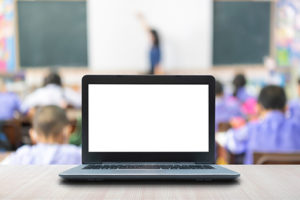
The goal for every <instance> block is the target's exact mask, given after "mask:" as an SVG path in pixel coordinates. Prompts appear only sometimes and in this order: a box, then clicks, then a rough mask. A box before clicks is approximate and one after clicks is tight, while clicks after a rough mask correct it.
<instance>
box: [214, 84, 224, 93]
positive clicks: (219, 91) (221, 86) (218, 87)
mask: <svg viewBox="0 0 300 200" xmlns="http://www.w3.org/2000/svg"><path fill="white" fill-rule="evenodd" d="M215 92H216V97H221V96H223V93H224V91H223V85H222V83H221V82H220V81H216V87H215Z"/></svg>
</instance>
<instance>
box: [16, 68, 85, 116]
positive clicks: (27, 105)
mask: <svg viewBox="0 0 300 200" xmlns="http://www.w3.org/2000/svg"><path fill="white" fill-rule="evenodd" d="M46 105H57V106H60V107H63V108H65V107H67V106H73V107H75V108H79V107H80V106H81V97H80V94H78V93H77V92H75V91H73V90H71V89H68V88H63V86H62V81H61V78H60V76H59V75H58V74H57V73H55V72H51V73H50V74H49V75H48V76H46V78H45V80H44V86H43V87H42V88H39V89H37V90H36V91H34V92H33V93H31V94H29V95H28V96H27V97H26V98H25V100H24V102H23V104H22V105H21V110H22V112H23V113H27V112H28V111H30V109H32V108H35V107H39V106H46Z"/></svg>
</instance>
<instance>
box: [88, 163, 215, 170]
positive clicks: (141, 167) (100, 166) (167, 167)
mask: <svg viewBox="0 0 300 200" xmlns="http://www.w3.org/2000/svg"><path fill="white" fill-rule="evenodd" d="M83 169H214V168H213V167H212V166H210V165H198V164H195V165H186V164H185V165H184V164H182V165H141V164H139V165H135V164H129V165H123V164H122V165H115V164H114V165H113V164H102V165H96V164H94V165H87V166H85V167H84V168H83Z"/></svg>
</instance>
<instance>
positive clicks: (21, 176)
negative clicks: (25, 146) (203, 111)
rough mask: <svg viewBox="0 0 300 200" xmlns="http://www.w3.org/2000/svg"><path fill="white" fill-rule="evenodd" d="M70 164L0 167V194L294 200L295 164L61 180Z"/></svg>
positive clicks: (297, 187) (298, 174)
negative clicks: (207, 175) (199, 176)
mask: <svg viewBox="0 0 300 200" xmlns="http://www.w3.org/2000/svg"><path fill="white" fill-rule="evenodd" d="M70 167H72V166H66V165H61V166H3V165H2V166H0V187H1V189H0V199H5V198H7V199H88V200H91V199H300V165H293V166H292V165H277V166H275V165H256V166H255V165H249V166H242V165H227V166H226V167H228V168H229V169H232V170H235V171H238V172H240V173H241V177H240V179H239V181H236V182H205V183H203V182H186V181H185V182H158V181H155V182H154V181H151V182H146V181H143V182H141V181H140V182H130V181H126V182H124V181H123V182H98V183H97V182H92V183H91V182H90V183H82V182H79V183H67V182H63V181H62V180H61V179H60V178H59V177H58V173H59V172H61V171H63V170H66V169H68V168H70Z"/></svg>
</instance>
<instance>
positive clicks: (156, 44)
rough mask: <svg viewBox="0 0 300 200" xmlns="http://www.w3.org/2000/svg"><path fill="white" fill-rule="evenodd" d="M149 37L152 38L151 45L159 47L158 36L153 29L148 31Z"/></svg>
mask: <svg viewBox="0 0 300 200" xmlns="http://www.w3.org/2000/svg"><path fill="white" fill-rule="evenodd" d="M150 33H151V35H152V36H153V39H154V40H153V45H154V46H159V36H158V32H157V30H155V29H151V30H150Z"/></svg>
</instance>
